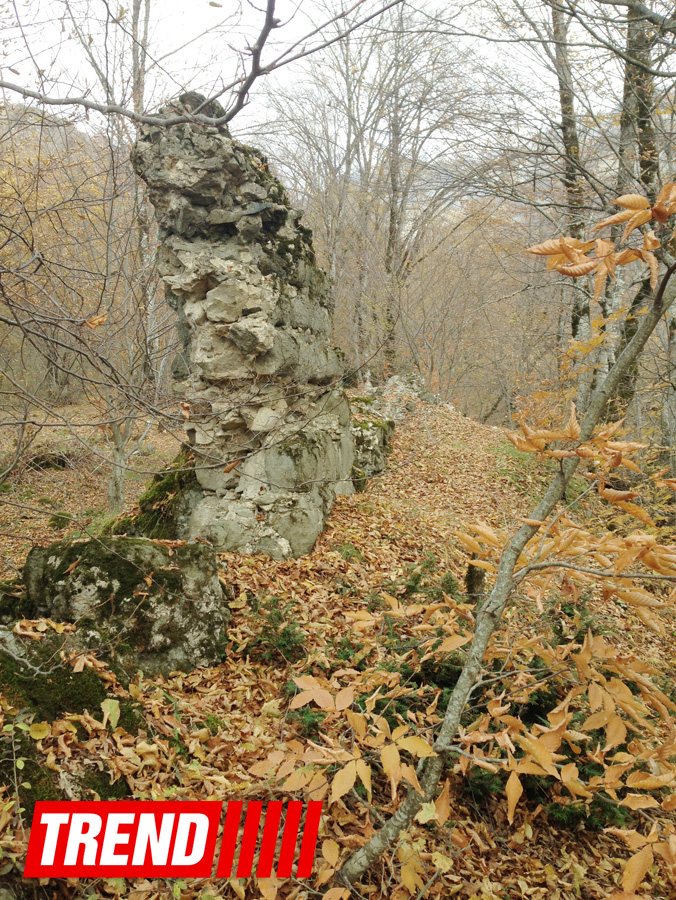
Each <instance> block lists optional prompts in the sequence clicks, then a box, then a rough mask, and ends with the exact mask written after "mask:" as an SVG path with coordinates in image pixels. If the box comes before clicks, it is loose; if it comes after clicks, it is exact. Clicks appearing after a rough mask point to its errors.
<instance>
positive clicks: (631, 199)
mask: <svg viewBox="0 0 676 900" xmlns="http://www.w3.org/2000/svg"><path fill="white" fill-rule="evenodd" d="M613 203H615V205H616V206H624V207H625V208H626V209H637V210H638V209H648V207H649V206H650V202H649V200H648V199H647V198H646V197H643V196H642V195H641V194H622V196H621V197H618V198H617V200H614V201H613Z"/></svg>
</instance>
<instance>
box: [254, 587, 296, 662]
mask: <svg viewBox="0 0 676 900" xmlns="http://www.w3.org/2000/svg"><path fill="white" fill-rule="evenodd" d="M294 608H295V606H294V604H293V603H284V602H283V601H282V600H281V599H280V598H279V597H271V598H270V599H269V600H267V601H264V602H260V603H259V604H258V609H257V611H256V613H255V617H256V620H257V624H258V625H260V632H259V635H258V637H257V638H255V640H254V641H252V642H251V643H250V644H249V650H250V652H251V654H252V655H253V656H255V657H257V658H258V659H260V660H262V661H263V662H270V661H271V660H274V659H279V658H281V659H283V660H284V661H285V662H287V663H288V662H296V661H297V660H299V659H302V658H303V656H305V636H304V635H303V632H302V631H301V629H300V627H299V626H298V623H297V622H293V621H289V619H290V618H291V613H292V611H293V609H294Z"/></svg>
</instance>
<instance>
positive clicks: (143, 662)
mask: <svg viewBox="0 0 676 900" xmlns="http://www.w3.org/2000/svg"><path fill="white" fill-rule="evenodd" d="M23 580H24V585H25V596H24V597H23V599H22V600H21V601H20V603H17V606H19V605H20V607H21V612H22V614H23V615H24V616H27V617H28V618H39V617H41V616H47V617H49V618H50V619H53V620H55V621H57V622H72V623H74V624H76V625H77V630H76V632H75V633H74V634H73V635H72V637H70V638H69V647H70V649H72V650H74V651H76V652H77V651H78V650H85V649H94V650H96V651H98V652H100V653H101V654H102V655H103V657H104V658H106V659H108V660H109V661H110V662H112V663H113V664H114V665H115V666H116V667H117V668H118V670H121V671H124V672H126V674H127V676H129V677H132V676H133V675H134V673H135V672H136V670H137V669H142V670H143V672H144V673H145V674H146V675H155V674H157V673H163V674H167V673H169V672H171V671H173V670H174V669H181V670H183V671H185V672H190V671H192V669H194V668H195V666H213V665H216V664H217V663H218V662H220V660H221V658H222V654H223V646H224V645H225V642H226V637H225V634H226V629H227V627H228V625H229V624H230V610H229V608H228V605H227V599H226V597H224V595H223V590H222V587H221V583H220V580H219V576H218V569H217V562H216V557H215V554H214V552H213V550H212V549H211V548H210V547H208V546H207V545H206V544H202V543H198V542H192V543H186V544H182V545H181V546H178V547H175V548H174V549H170V548H169V547H167V546H165V545H164V544H162V543H160V542H158V541H151V540H147V539H145V538H131V537H105V538H99V539H97V540H92V541H59V542H57V543H54V544H49V545H47V546H46V547H34V548H33V550H31V552H30V553H29V554H28V558H27V559H26V564H25V566H24V571H23ZM10 624H11V619H10ZM1 650H2V636H1V635H0V651H1Z"/></svg>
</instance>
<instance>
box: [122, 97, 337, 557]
mask: <svg viewBox="0 0 676 900" xmlns="http://www.w3.org/2000/svg"><path fill="white" fill-rule="evenodd" d="M201 101H202V98H200V97H199V96H198V95H194V94H190V95H185V96H184V97H183V98H181V100H180V101H178V102H177V103H176V104H173V105H172V106H170V107H168V108H166V109H164V110H163V111H162V112H164V113H166V114H167V115H171V114H175V113H176V112H181V113H185V112H186V111H187V112H189V111H190V110H191V109H194V108H195V104H199V103H200V102H201ZM221 112H222V110H221V109H220V107H219V106H218V104H216V103H214V104H212V105H211V108H210V110H209V114H210V115H212V116H217V115H219V114H220V113H221ZM132 162H133V165H134V168H135V170H136V172H137V173H138V174H139V175H140V176H141V178H143V179H144V181H145V182H146V183H147V185H148V190H149V197H150V201H151V202H152V204H153V206H154V208H155V215H156V218H157V223H158V226H159V239H160V247H159V251H158V266H159V270H160V274H161V275H162V277H163V279H164V287H165V293H166V297H167V300H168V302H169V303H170V304H171V306H172V307H173V308H174V309H175V310H176V313H177V316H178V327H179V330H180V334H181V338H182V342H183V353H182V354H181V356H180V358H179V359H177V360H176V361H175V364H174V370H173V374H174V381H175V391H176V393H177V395H178V397H179V398H180V399H181V400H182V401H183V402H184V404H185V405H184V409H185V410H186V415H189V420H188V421H187V423H186V431H187V437H188V441H189V443H190V445H191V446H192V448H193V453H194V456H195V460H196V470H195V471H196V476H197V480H198V482H199V486H200V488H201V493H200V492H194V491H193V492H192V500H191V502H190V510H189V515H188V516H187V517H186V524H185V526H184V533H182V534H181V535H180V536H181V537H186V538H194V537H200V538H204V539H207V540H209V541H210V542H211V543H212V544H213V545H214V547H216V548H217V549H221V550H240V551H243V552H254V553H255V552H262V553H267V554H268V555H270V556H273V557H277V558H285V557H288V556H291V555H293V556H299V555H301V554H304V553H307V552H309V551H310V550H311V549H312V547H313V545H314V543H315V540H316V538H317V536H318V535H319V533H320V532H321V530H322V528H323V526H324V521H325V518H326V515H327V513H328V511H329V509H330V507H331V504H332V503H333V500H334V498H335V496H336V494H339V493H350V492H351V491H352V489H353V488H352V482H351V480H350V473H351V470H352V464H353V439H352V435H351V432H350V412H349V406H348V403H347V400H346V398H345V395H344V393H343V390H342V384H341V380H340V379H341V375H342V373H343V363H342V359H341V357H340V355H339V352H338V351H337V350H335V349H334V348H333V347H332V346H331V344H330V332H331V316H330V312H329V307H328V285H327V283H326V278H325V275H324V273H323V272H322V271H321V269H320V268H318V266H317V265H316V264H315V258H314V253H313V250H312V242H311V235H310V232H309V230H308V229H307V228H304V227H303V226H302V225H301V224H300V216H301V213H300V212H299V211H298V210H295V209H293V208H292V207H291V205H290V203H289V200H288V199H287V196H286V194H285V192H284V188H283V187H282V185H281V184H280V183H279V181H277V179H275V178H274V177H273V176H272V175H271V173H270V171H269V169H268V165H267V162H266V160H265V158H264V157H263V156H262V155H261V154H260V153H258V152H257V151H256V150H253V149H251V148H250V147H246V146H244V145H243V144H240V143H238V142H237V141H235V140H234V139H233V138H232V137H231V136H230V134H229V132H228V130H227V129H226V128H225V127H212V126H205V125H203V124H200V123H197V122H188V123H182V124H178V125H171V126H168V127H164V126H159V125H150V126H144V127H143V128H142V129H141V133H140V135H139V139H138V141H137V143H136V145H135V147H134V151H133V154H132Z"/></svg>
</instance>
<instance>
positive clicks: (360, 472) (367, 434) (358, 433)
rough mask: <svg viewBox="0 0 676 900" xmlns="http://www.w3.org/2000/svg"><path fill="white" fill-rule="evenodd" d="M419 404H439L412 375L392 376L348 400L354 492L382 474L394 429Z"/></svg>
mask: <svg viewBox="0 0 676 900" xmlns="http://www.w3.org/2000/svg"><path fill="white" fill-rule="evenodd" d="M418 400H422V401H423V402H424V403H432V404H434V405H437V404H439V403H440V402H441V401H440V399H439V397H438V396H437V395H436V394H432V393H431V392H430V391H428V390H427V388H426V386H425V381H424V379H423V378H422V376H420V375H414V374H409V375H393V376H392V378H390V379H389V380H388V381H387V382H386V383H385V384H384V385H382V386H381V387H377V388H373V387H370V388H369V390H368V391H367V396H363V397H357V396H353V397H351V399H350V405H351V407H352V411H353V414H354V415H353V418H352V435H353V437H354V450H355V454H354V467H353V469H352V481H353V483H354V486H355V488H357V490H360V491H361V490H364V488H365V487H366V484H367V482H368V479H369V478H372V477H373V476H374V475H379V474H380V473H381V472H384V471H385V468H386V466H387V454H388V452H389V450H390V442H391V440H392V436H393V434H394V428H395V425H398V424H400V423H401V422H403V421H404V419H405V418H406V416H407V415H409V413H411V412H413V410H415V406H416V401H418Z"/></svg>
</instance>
